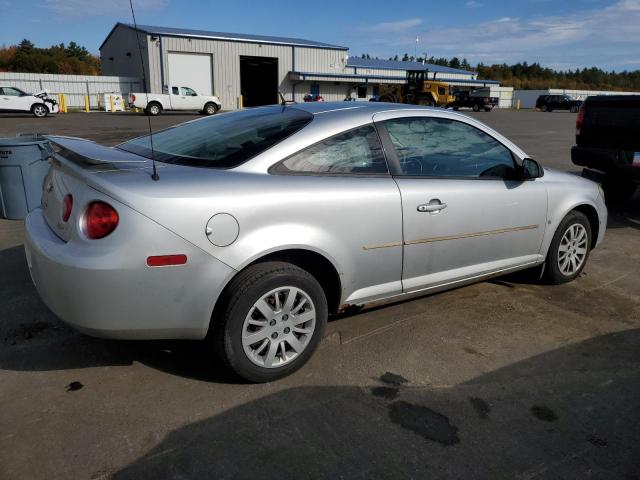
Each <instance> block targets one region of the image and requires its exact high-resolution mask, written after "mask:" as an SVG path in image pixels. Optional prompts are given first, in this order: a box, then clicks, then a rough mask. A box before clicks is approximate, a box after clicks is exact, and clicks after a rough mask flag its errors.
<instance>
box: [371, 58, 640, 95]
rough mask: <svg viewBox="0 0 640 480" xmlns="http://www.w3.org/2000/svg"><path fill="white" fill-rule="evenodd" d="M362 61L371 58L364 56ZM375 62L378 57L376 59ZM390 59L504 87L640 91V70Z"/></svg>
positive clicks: (444, 59) (446, 59)
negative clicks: (473, 74) (473, 75)
mask: <svg viewBox="0 0 640 480" xmlns="http://www.w3.org/2000/svg"><path fill="white" fill-rule="evenodd" d="M362 58H368V59H370V58H372V57H371V55H369V54H366V53H365V54H362ZM375 58H376V59H377V58H378V57H375ZM389 60H395V61H400V62H413V61H416V62H419V63H423V62H425V63H431V64H434V65H440V66H443V67H451V68H457V69H461V70H468V71H474V72H477V73H478V79H480V80H499V81H500V82H501V83H502V84H503V85H504V86H507V87H514V88H515V89H518V90H520V89H522V90H544V89H547V88H566V89H572V90H613V91H640V70H634V71H626V70H625V71H622V72H614V71H609V72H608V71H605V70H602V69H601V68H597V67H591V68H582V69H580V68H577V69H575V70H554V69H551V68H548V67H543V66H542V65H540V64H539V63H537V62H534V63H527V62H521V63H516V64H514V65H507V64H506V63H503V64H493V65H485V64H483V63H479V64H478V65H476V66H475V67H472V66H471V65H470V64H469V62H468V61H467V59H466V58H463V59H460V58H458V57H453V58H450V59H449V58H445V57H438V58H436V57H433V56H431V57H428V58H426V57H420V56H419V57H417V58H415V57H414V56H412V55H409V54H407V53H405V54H404V55H402V56H399V55H395V56H393V57H389Z"/></svg>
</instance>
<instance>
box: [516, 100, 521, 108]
mask: <svg viewBox="0 0 640 480" xmlns="http://www.w3.org/2000/svg"><path fill="white" fill-rule="evenodd" d="M516 110H520V99H518V100H516Z"/></svg>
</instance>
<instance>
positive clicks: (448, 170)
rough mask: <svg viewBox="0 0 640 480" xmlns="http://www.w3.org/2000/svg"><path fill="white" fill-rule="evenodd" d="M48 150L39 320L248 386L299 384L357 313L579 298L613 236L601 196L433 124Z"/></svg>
mask: <svg viewBox="0 0 640 480" xmlns="http://www.w3.org/2000/svg"><path fill="white" fill-rule="evenodd" d="M51 141H52V142H53V143H54V145H55V149H56V153H55V155H54V156H53V157H52V158H51V159H50V162H51V168H50V171H49V174H48V176H47V177H46V179H45V181H44V184H43V198H42V208H40V209H37V210H35V211H34V212H32V213H31V214H30V215H29V217H28V218H27V220H26V242H25V250H26V256H27V262H28V265H29V268H30V271H31V276H32V278H33V281H34V283H35V285H36V287H37V289H38V292H39V294H40V296H41V297H42V299H43V300H44V302H45V303H46V304H47V305H48V306H49V308H50V309H51V310H52V311H53V312H54V313H55V314H56V315H58V316H59V317H60V318H61V319H62V320H64V321H65V322H67V323H69V324H70V325H72V326H73V327H75V328H77V329H78V330H81V331H83V332H86V333H88V334H90V335H95V336H101V337H110V338H120V339H178V338H180V339H205V340H206V341H207V342H210V345H211V350H212V352H217V354H218V355H219V356H220V358H221V359H222V360H223V361H224V362H225V363H226V364H227V365H228V366H229V367H230V368H231V369H232V370H233V371H235V372H236V373H237V374H238V375H240V376H241V377H244V378H245V379H247V380H249V381H254V382H263V381H270V380H274V379H277V378H280V377H283V376H285V375H288V374H290V373H291V372H293V371H294V370H296V369H298V368H300V367H301V366H302V365H303V364H304V363H305V362H306V361H307V360H308V359H309V357H310V356H311V355H312V353H313V351H314V350H315V348H316V347H317V346H318V343H319V342H320V340H321V338H322V336H323V331H324V329H325V325H326V323H327V317H328V315H329V314H332V313H334V312H338V311H340V310H341V309H344V308H345V307H347V306H350V305H356V306H357V305H363V304H366V303H370V302H381V301H388V300H394V299H397V300H401V299H406V298H409V297H412V296H417V295H424V294H429V293H433V292H437V291H441V290H444V289H448V288H453V287H457V286H460V285H462V284H466V283H470V282H476V281H479V280H482V279H486V278H488V277H491V276H496V275H502V274H505V273H508V272H513V271H516V270H522V269H528V268H532V269H536V271H538V272H544V274H545V275H546V277H547V278H548V279H549V281H551V282H552V283H562V282H567V281H570V280H573V279H575V278H576V277H577V276H578V275H579V274H580V272H581V271H582V269H583V268H584V266H585V263H586V262H587V259H588V257H589V252H590V250H591V249H593V248H594V247H595V246H597V245H598V244H599V243H600V242H601V241H602V239H603V236H604V232H605V226H606V221H607V210H606V207H605V203H604V198H603V194H602V191H601V190H600V188H599V186H598V185H597V184H596V183H593V182H591V181H588V180H585V179H583V178H580V177H578V176H576V175H571V174H568V173H563V172H559V171H553V170H550V169H547V168H544V169H543V168H541V167H540V165H539V164H538V163H537V162H536V161H534V160H532V159H530V158H529V157H527V155H526V154H525V153H524V152H523V151H522V150H521V149H520V148H518V147H517V146H516V145H514V144H513V143H511V142H510V141H509V140H507V139H506V138H505V137H503V136H502V135H500V134H499V133H497V132H496V131H494V130H492V129H491V128H489V127H487V126H486V125H484V124H482V123H480V122H478V121H477V120H474V119H473V118H470V117H467V116H465V115H461V114H459V113H455V112H451V111H446V110H443V109H431V108H423V107H416V106H403V105H396V104H384V103H363V104H358V105H353V104H351V103H310V104H304V105H287V106H277V105H276V106H269V107H262V108H255V109H248V110H244V111H240V112H234V113H225V114H222V115H216V116H215V117H210V118H204V119H201V120H195V121H192V122H188V123H184V124H181V125H177V126H175V127H172V128H169V129H166V130H163V131H159V132H157V133H154V134H153V136H152V137H149V136H145V137H140V138H136V139H134V140H130V141H128V142H125V143H123V144H121V145H118V146H117V147H113V148H108V147H104V146H101V145H98V144H96V143H94V142H91V141H87V140H82V139H77V138H69V137H51ZM152 158H153V159H154V160H155V164H156V167H157V177H156V176H154V178H155V179H156V181H154V179H152V174H153V170H152V167H153V165H152V161H151V159H152ZM158 177H159V178H158Z"/></svg>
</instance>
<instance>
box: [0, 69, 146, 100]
mask: <svg viewBox="0 0 640 480" xmlns="http://www.w3.org/2000/svg"><path fill="white" fill-rule="evenodd" d="M0 84H5V85H10V86H13V87H17V88H19V89H21V90H24V91H26V92H29V93H33V92H37V91H40V90H47V91H48V92H49V93H50V94H51V95H52V96H55V95H57V94H59V93H64V94H65V95H66V96H67V107H71V108H84V100H85V96H86V95H89V104H90V108H94V109H95V108H98V98H99V97H100V96H101V95H102V94H104V93H119V94H122V95H127V94H128V93H129V92H140V91H142V81H141V79H140V78H137V77H117V76H92V75H58V74H49V73H16V72H0Z"/></svg>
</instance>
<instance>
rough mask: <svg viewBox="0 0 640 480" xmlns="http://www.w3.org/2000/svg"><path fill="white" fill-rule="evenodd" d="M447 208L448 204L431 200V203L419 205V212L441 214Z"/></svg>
mask: <svg viewBox="0 0 640 480" xmlns="http://www.w3.org/2000/svg"><path fill="white" fill-rule="evenodd" d="M445 208H447V204H446V203H442V202H441V201H440V200H438V199H433V200H430V201H429V203H423V204H422V205H418V211H419V212H421V213H423V212H439V211H440V210H443V209H445Z"/></svg>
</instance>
